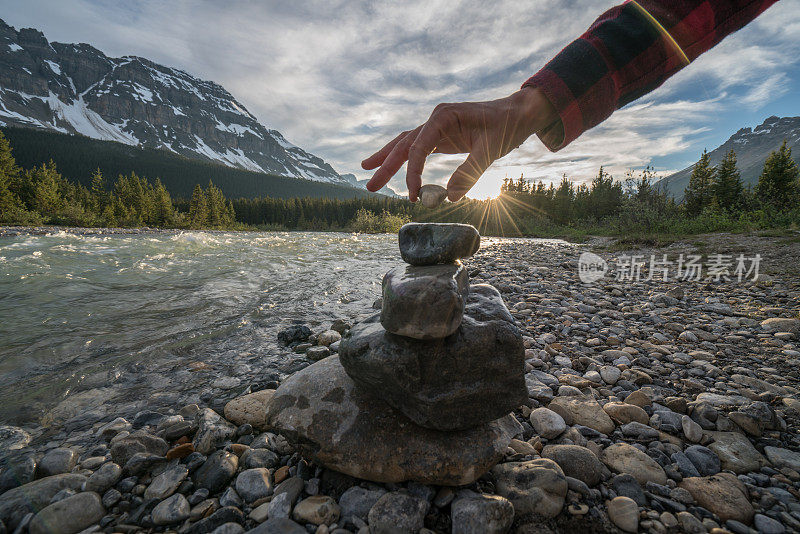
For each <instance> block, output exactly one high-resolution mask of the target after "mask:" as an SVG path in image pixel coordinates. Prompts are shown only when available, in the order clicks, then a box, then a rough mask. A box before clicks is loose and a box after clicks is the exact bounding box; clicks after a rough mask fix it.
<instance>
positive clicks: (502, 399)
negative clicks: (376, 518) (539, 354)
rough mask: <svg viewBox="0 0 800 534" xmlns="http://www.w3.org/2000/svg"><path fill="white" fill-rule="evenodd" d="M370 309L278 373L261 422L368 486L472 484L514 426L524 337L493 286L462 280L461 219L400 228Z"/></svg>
mask: <svg viewBox="0 0 800 534" xmlns="http://www.w3.org/2000/svg"><path fill="white" fill-rule="evenodd" d="M399 244H400V253H401V256H402V258H403V260H404V261H405V262H406V263H407V265H400V266H398V267H396V268H394V269H392V270H390V271H389V272H388V273H386V275H385V277H384V279H383V303H382V307H381V311H380V313H379V314H375V315H374V316H372V317H370V318H369V319H367V320H365V321H363V322H360V323H357V324H356V325H355V326H354V327H353V328H352V329H351V330H350V332H349V334H347V335H346V336H345V337H344V338H343V339H342V341H341V344H340V347H339V355H338V356H330V357H328V358H325V359H323V360H321V361H319V362H316V363H314V364H312V365H311V366H309V367H307V368H305V369H303V370H302V371H300V372H298V373H296V374H295V375H293V376H292V377H290V378H289V379H287V380H286V381H285V382H284V383H283V384H281V386H280V387H279V388H278V389H277V391H276V392H275V395H274V396H273V397H272V399H271V401H270V404H269V407H268V410H267V413H268V416H267V417H268V424H269V425H270V426H271V427H273V428H274V429H275V430H278V431H279V432H281V433H282V434H283V435H284V436H286V437H287V438H288V439H289V441H290V442H292V443H293V444H294V445H295V446H297V447H298V448H299V449H300V450H301V451H302V452H303V453H304V454H306V455H308V456H310V457H312V458H314V459H315V460H316V461H317V462H319V463H320V464H322V465H325V466H326V467H328V468H331V469H333V470H336V471H339V472H343V473H345V474H348V475H351V476H355V477H359V478H363V479H367V480H372V481H376V482H395V483H396V482H403V481H408V480H413V481H416V482H421V483H427V484H438V485H448V486H457V485H464V484H470V483H472V482H473V481H475V480H476V479H477V478H478V477H480V476H481V475H482V474H484V473H485V472H487V471H488V470H489V469H491V468H492V467H493V466H494V465H495V464H496V463H497V462H499V461H500V460H501V458H502V457H503V455H504V453H505V452H506V450H507V446H508V444H509V442H510V441H511V439H512V438H513V437H514V436H515V435H518V434H519V433H520V432H521V427H520V425H519V423H518V422H517V420H516V419H515V418H514V416H513V415H511V414H510V412H512V411H513V410H514V409H515V408H517V407H519V406H521V405H522V404H524V403H525V402H526V401H527V397H528V392H527V388H526V385H525V378H524V352H525V351H524V348H523V342H522V336H521V333H520V331H519V330H518V328H517V326H516V325H515V323H514V320H513V318H512V316H511V314H510V313H509V311H508V309H507V308H506V307H505V305H504V304H503V300H502V298H501V296H500V293H499V292H498V291H497V289H495V288H494V287H492V286H491V285H488V284H477V285H472V286H471V285H470V283H469V274H468V272H467V269H466V267H465V266H464V265H463V264H462V263H461V260H462V259H465V258H468V257H470V256H472V255H473V254H474V253H475V252H476V251H477V250H478V248H479V246H480V235H479V234H478V231H477V230H476V229H475V228H474V227H472V226H470V225H464V224H434V223H409V224H406V225H405V226H403V227H402V228H401V230H400V232H399Z"/></svg>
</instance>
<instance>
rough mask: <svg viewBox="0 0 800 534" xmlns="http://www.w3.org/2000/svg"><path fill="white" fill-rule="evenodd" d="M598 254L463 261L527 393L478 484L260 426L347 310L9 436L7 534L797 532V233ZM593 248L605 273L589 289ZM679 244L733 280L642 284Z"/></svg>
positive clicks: (326, 349) (81, 392)
mask: <svg viewBox="0 0 800 534" xmlns="http://www.w3.org/2000/svg"><path fill="white" fill-rule="evenodd" d="M605 245H607V243H606V242H603V241H597V242H590V243H589V244H587V245H570V244H563V243H562V244H558V243H553V244H549V245H546V246H543V245H542V244H541V243H536V244H532V243H530V242H526V241H522V240H510V241H501V242H497V243H493V244H491V246H489V247H487V248H485V249H484V250H481V251H479V252H478V254H477V255H476V256H475V257H474V258H471V259H470V260H468V261H466V262H465V264H466V266H467V268H468V269H469V271H470V276H471V279H472V283H489V284H492V285H494V286H495V287H496V288H498V289H499V290H500V292H501V294H502V296H503V299H504V300H505V302H506V304H507V306H508V308H509V309H510V310H511V312H512V314H513V315H514V317H515V319H516V320H517V321H518V322H519V326H520V327H521V328H522V329H523V330H524V336H525V338H524V340H525V347H526V383H527V389H528V395H529V399H528V401H527V403H526V404H525V405H523V406H520V407H519V408H517V409H516V410H515V411H514V414H513V415H514V417H515V418H516V419H517V420H518V421H519V423H520V424H521V427H522V432H521V433H520V434H518V435H517V436H515V438H514V439H513V440H512V441H511V443H510V445H509V448H508V449H507V451H506V454H505V456H504V458H503V459H502V460H501V463H500V464H499V465H498V466H496V467H495V468H493V469H492V470H490V471H489V472H488V473H486V474H485V475H483V476H482V477H480V478H479V479H478V480H477V481H476V482H475V483H473V484H470V485H469V486H466V487H454V488H451V487H434V486H428V485H423V484H418V483H414V482H407V483H401V484H376V483H371V482H367V481H363V480H358V479H355V478H351V477H347V476H344V475H340V474H337V473H335V472H333V471H330V470H327V469H324V468H322V467H321V466H318V465H315V464H314V463H313V462H312V461H310V460H309V459H307V458H302V457H301V456H300V454H298V453H297V452H296V451H295V450H294V449H293V447H292V446H291V445H290V444H289V443H288V442H287V441H286V440H285V439H284V438H282V437H281V436H278V435H275V434H273V433H271V432H269V429H267V428H265V425H264V421H265V420H266V414H265V412H264V406H265V404H266V399H267V398H269V396H270V395H271V392H272V390H274V389H275V388H276V387H277V386H278V385H279V384H280V383H281V382H282V381H283V380H285V379H286V378H287V377H288V376H291V375H292V374H293V373H295V372H297V371H298V370H300V369H303V368H304V367H306V366H307V365H309V364H310V363H311V362H312V359H313V360H317V359H320V358H325V357H326V356H328V355H329V354H332V353H335V352H336V350H337V347H338V339H339V337H340V335H341V334H345V335H346V334H347V331H348V329H349V328H350V327H351V326H352V324H353V323H354V322H356V321H359V320H360V319H362V318H363V317H347V318H342V320H339V321H337V322H336V323H334V324H331V325H323V327H321V328H316V329H315V330H316V332H314V335H313V336H312V337H311V339H310V340H309V341H308V343H305V344H302V345H299V346H297V347H295V348H294V349H288V348H286V347H285V346H282V345H281V344H279V343H277V342H276V341H275V340H265V341H264V350H263V352H258V353H246V354H233V353H231V354H227V355H226V357H225V358H218V359H216V360H213V361H203V360H201V359H197V360H194V361H189V362H187V361H180V362H147V361H142V362H133V363H131V364H130V367H129V368H127V369H126V371H125V372H124V373H115V376H109V375H107V374H102V375H98V376H91V377H87V378H86V379H84V380H83V381H81V382H80V386H79V387H77V388H76V390H75V391H72V392H70V394H69V395H68V396H67V397H66V398H65V399H64V401H62V402H61V403H60V404H59V405H58V406H56V407H55V408H54V409H52V410H50V411H49V412H48V413H47V414H45V416H44V418H43V420H42V424H41V425H22V427H23V428H20V427H11V426H6V427H2V428H0V440H2V450H4V451H10V452H8V453H6V454H5V455H4V457H3V459H2V460H0V465H1V466H2V472H0V520H2V521H3V526H1V527H0V531H3V530H6V531H8V532H13V531H15V529H17V530H18V531H19V532H26V531H28V532H37V533H38V532H80V531H82V530H84V529H88V530H89V531H93V530H95V531H100V530H102V531H104V532H137V531H152V532H164V531H177V532H181V533H183V532H187V533H207V532H217V533H219V534H222V533H238V532H244V531H250V530H254V531H255V532H258V533H272V532H276V533H277V532H289V533H291V532H298V533H301V532H312V533H313V532H317V533H327V532H336V533H337V534H344V533H345V532H358V533H360V534H364V533H366V532H373V533H375V532H390V531H392V530H391V528H390V525H395V526H397V525H401V526H402V528H401V531H409V532H416V531H422V532H425V531H426V530H424V529H427V531H433V532H474V533H484V532H520V533H532V532H589V531H594V532H619V531H624V532H655V533H662V532H690V533H694V532H724V531H729V532H735V533H736V532H793V531H800V452H798V451H800V437H799V436H800V434H799V433H798V427H799V426H800V367H799V366H798V364H799V363H800V346H799V344H798V337H799V336H800V318H798V317H799V315H798V314H800V276H798V268H799V267H798V266H800V245H799V244H798V243H797V242H796V240H795V241H792V239H786V238H763V237H756V236H725V235H718V236H699V237H696V238H692V240H691V241H687V242H682V243H676V244H673V245H671V246H669V247H667V248H664V249H658V250H650V249H641V250H636V251H614V252H611V249H610V248H607V247H606V246H605ZM588 251H592V252H594V253H595V254H597V255H599V257H600V258H602V259H604V260H606V262H607V264H608V265H609V266H610V267H611V270H610V272H608V273H607V274H606V276H605V277H602V278H600V279H599V280H596V281H594V282H592V283H588V284H584V283H582V282H581V281H580V280H579V277H578V267H577V264H578V258H579V256H580V255H581V253H583V252H588ZM681 254H683V255H684V258H687V257H688V256H689V255H692V254H700V255H702V256H703V258H702V261H703V263H704V265H708V263H709V262H713V261H714V260H713V259H712V257H715V256H716V255H717V254H722V255H725V256H731V257H732V259H731V261H732V262H733V263H732V264H731V266H730V268H729V273H728V275H730V277H732V279H731V280H728V281H724V280H722V279H721V280H719V281H715V280H714V279H713V278H714V277H713V276H712V279H711V280H700V281H695V280H685V281H682V280H677V279H675V277H674V276H672V275H671V276H670V277H669V278H670V279H669V280H668V281H663V280H660V279H653V280H648V279H647V278H648V274H649V264H648V263H649V261H650V257H651V256H652V255H655V257H656V259H657V260H664V259H666V260H667V261H673V262H674V263H673V264H672V265H670V269H672V270H673V271H674V269H676V268H677V262H678V258H679V257H680V255H681ZM740 254H741V255H743V256H744V257H745V258H747V259H748V262H747V263H746V267H752V261H750V259H751V258H753V257H755V255H756V254H759V255H760V257H761V259H760V265H759V269H760V276H759V278H758V280H756V281H753V280H752V279H751V278H752V273H751V276H750V277H749V279H748V277H747V276H744V277H743V280H742V281H738V280H737V279H736V275H735V273H734V270H735V267H736V257H737V256H739V255H740ZM664 255H666V256H667V258H663V256H664ZM633 256H641V258H640V259H641V260H642V261H644V262H645V264H646V265H645V267H643V268H642V269H641V271H633V270H631V271H626V267H625V265H626V261H627V260H628V258H631V257H633ZM719 261H720V260H718V262H719ZM635 272H638V280H636V276H634V273H635ZM628 274H630V276H627V275H628ZM704 276H705V273H704ZM617 277H619V278H620V279H617ZM629 278H630V279H629ZM655 278H658V277H655ZM376 296H377V295H376ZM364 311H365V314H366V312H368V311H372V310H364ZM300 335H301V336H302V334H300ZM309 344H310V345H309ZM140 376H146V377H147V379H146V380H141V379H140V378H139V377H140ZM123 392H124V393H123ZM319 424H320V425H325V419H324V417H321V418H320V422H319ZM421 529H423V530H421ZM714 529H717V530H714ZM720 529H724V530H720Z"/></svg>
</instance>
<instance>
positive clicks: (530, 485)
mask: <svg viewBox="0 0 800 534" xmlns="http://www.w3.org/2000/svg"><path fill="white" fill-rule="evenodd" d="M492 474H493V475H494V478H495V481H496V484H495V489H496V491H497V493H498V494H499V495H501V496H503V497H505V498H506V499H508V500H510V501H511V503H512V504H513V505H514V510H516V514H517V515H518V516H526V515H531V514H535V515H538V516H541V517H544V518H545V519H550V518H552V517H555V516H557V515H558V514H559V512H561V509H562V508H563V507H564V499H565V498H566V496H567V479H566V477H565V476H564V472H563V471H562V470H561V468H560V467H559V466H558V464H557V463H555V462H554V461H552V460H548V459H547V458H538V459H536V460H530V461H527V462H508V463H504V464H499V465H496V466H495V467H494V468H492Z"/></svg>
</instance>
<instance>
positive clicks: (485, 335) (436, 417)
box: [339, 284, 607, 430]
mask: <svg viewBox="0 0 800 534" xmlns="http://www.w3.org/2000/svg"><path fill="white" fill-rule="evenodd" d="M339 355H340V358H341V361H342V365H344V368H345V369H346V370H347V374H349V375H350V377H352V379H353V380H355V382H356V384H358V386H359V387H360V388H362V389H364V390H365V391H367V392H369V393H372V394H373V396H375V397H378V398H381V399H383V400H384V401H386V402H387V403H388V404H390V405H391V406H392V407H394V408H396V409H398V410H400V411H401V412H402V413H403V414H405V415H406V416H407V417H408V418H410V419H411V420H412V421H414V422H415V423H417V424H418V425H420V426H424V427H428V428H433V429H438V430H455V429H463V428H469V427H471V426H475V425H478V424H481V423H486V422H488V421H493V420H495V419H497V418H499V417H502V416H503V415H505V414H507V413H509V412H510V411H512V410H514V409H515V408H518V407H519V406H520V405H522V404H524V403H525V402H526V401H527V399H528V390H527V388H526V386H525V367H524V365H525V363H524V360H525V349H524V348H523V345H522V336H521V335H520V333H519V330H518V329H517V327H516V326H514V324H513V319H512V318H511V315H510V314H509V312H508V310H507V309H506V307H505V305H504V304H503V299H502V298H501V297H500V293H499V292H498V291H497V290H496V289H495V288H493V287H492V286H490V285H485V284H479V285H474V286H472V287H471V288H470V294H469V297H468V299H467V305H466V308H465V310H464V320H463V321H462V323H461V326H460V327H459V328H458V330H456V331H455V333H454V334H453V335H451V336H448V337H446V338H444V339H441V340H435V341H418V340H414V339H409V338H405V337H401V336H396V335H394V334H390V333H389V332H387V331H386V330H385V329H384V328H383V327H382V326H381V324H380V323H378V322H377V317H373V318H372V319H370V320H368V321H366V322H364V323H360V324H357V325H356V326H354V327H353V328H352V330H351V331H350V335H349V336H347V337H345V338H344V339H343V340H342V343H341V345H340V346H339ZM600 411H601V412H602V410H600ZM603 415H605V414H603ZM606 417H607V416H606Z"/></svg>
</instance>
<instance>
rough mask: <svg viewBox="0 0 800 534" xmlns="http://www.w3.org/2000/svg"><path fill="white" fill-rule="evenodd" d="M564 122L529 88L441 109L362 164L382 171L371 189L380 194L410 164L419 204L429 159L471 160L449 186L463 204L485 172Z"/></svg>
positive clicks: (412, 194) (411, 191)
mask: <svg viewBox="0 0 800 534" xmlns="http://www.w3.org/2000/svg"><path fill="white" fill-rule="evenodd" d="M556 122H558V115H557V114H556V112H555V109H554V108H553V106H552V105H551V104H550V101H549V100H548V99H547V97H546V96H544V93H542V92H541V91H540V90H539V89H537V88H533V87H524V88H522V89H521V90H519V91H517V92H516V93H514V94H512V95H511V96H508V97H505V98H500V99H498V100H492V101H489V102H462V103H458V104H439V105H438V106H436V108H434V110H433V113H431V116H430V118H429V119H428V121H427V122H425V123H424V124H422V125H420V126H418V127H417V128H415V129H413V130H411V131H409V132H403V133H401V134H400V135H398V136H397V137H395V138H394V139H392V141H390V142H389V143H388V144H387V145H386V146H384V147H383V148H382V149H380V150H379V151H378V152H376V153H375V154H373V155H371V156H370V157H368V158H367V159H365V160H364V161H362V162H361V166H362V167H363V168H364V169H366V170H371V169H375V168H376V167H377V168H378V170H377V171H375V174H374V175H373V176H372V179H371V180H370V181H369V182H368V183H367V189H369V190H370V191H377V190H378V189H380V188H381V187H383V186H384V185H386V183H387V182H388V181H389V179H390V178H391V177H392V176H394V174H395V173H396V172H397V171H398V170H400V167H402V166H403V163H405V162H406V161H408V166H407V169H406V185H407V186H408V198H409V200H411V202H416V201H417V193H418V192H419V188H420V186H421V185H422V169H423V167H424V166H425V158H427V157H428V155H429V154H431V153H434V152H437V153H442V154H460V153H464V152H467V153H469V156H467V159H466V161H465V162H464V163H462V164H461V165H459V167H458V168H457V169H456V171H455V172H454V173H453V175H452V176H451V177H450V181H449V182H448V183H447V198H448V199H450V201H451V202H455V201H457V200H460V199H461V198H462V197H463V196H464V195H465V194H466V193H467V191H469V190H470V189H471V188H472V186H473V185H474V184H475V182H477V181H478V178H480V176H481V175H482V174H483V172H484V171H485V170H486V169H487V168H488V167H489V165H491V164H492V162H494V160H496V159H499V158H502V157H503V156H505V155H506V154H508V153H509V152H511V151H512V150H514V149H515V148H517V147H518V146H519V145H521V144H522V143H523V142H524V141H525V140H526V139H527V138H528V137H530V135H531V134H533V133H536V132H539V131H542V130H545V129H547V128H549V127H551V126H553V125H554V124H555V123H556Z"/></svg>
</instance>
